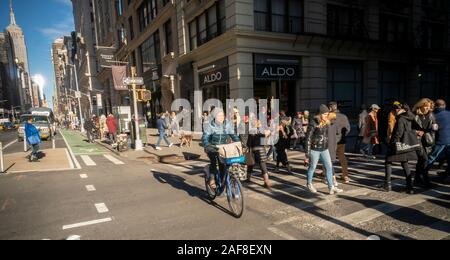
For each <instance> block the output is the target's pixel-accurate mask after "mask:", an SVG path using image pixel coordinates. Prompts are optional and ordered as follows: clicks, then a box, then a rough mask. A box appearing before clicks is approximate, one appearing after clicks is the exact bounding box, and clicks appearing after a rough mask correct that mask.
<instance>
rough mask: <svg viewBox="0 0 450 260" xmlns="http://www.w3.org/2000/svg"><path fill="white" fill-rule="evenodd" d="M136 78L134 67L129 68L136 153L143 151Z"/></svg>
mask: <svg viewBox="0 0 450 260" xmlns="http://www.w3.org/2000/svg"><path fill="white" fill-rule="evenodd" d="M136 76H137V74H136V67H131V77H132V79H133V80H132V84H131V85H132V87H133V96H134V98H133V104H134V128H135V132H136V141H135V150H136V151H143V150H144V144H143V143H142V140H141V135H140V129H139V113H138V107H137V104H138V102H137V100H138V96H137V91H136V82H135V77H136Z"/></svg>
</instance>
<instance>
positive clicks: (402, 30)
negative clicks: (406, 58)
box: [380, 14, 408, 44]
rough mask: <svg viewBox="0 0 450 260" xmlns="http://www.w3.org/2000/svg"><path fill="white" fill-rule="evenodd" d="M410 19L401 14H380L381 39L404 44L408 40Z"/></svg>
mask: <svg viewBox="0 0 450 260" xmlns="http://www.w3.org/2000/svg"><path fill="white" fill-rule="evenodd" d="M407 28H408V19H407V18H404V17H400V16H393V15H384V14H382V15H381V16H380V40H382V41H385V42H395V43H400V44H404V43H407V41H408V30H407Z"/></svg>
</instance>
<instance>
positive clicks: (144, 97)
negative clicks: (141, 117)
mask: <svg viewBox="0 0 450 260" xmlns="http://www.w3.org/2000/svg"><path fill="white" fill-rule="evenodd" d="M136 92H137V96H138V101H139V102H148V101H150V100H152V92H151V91H150V90H146V89H137V90H136Z"/></svg>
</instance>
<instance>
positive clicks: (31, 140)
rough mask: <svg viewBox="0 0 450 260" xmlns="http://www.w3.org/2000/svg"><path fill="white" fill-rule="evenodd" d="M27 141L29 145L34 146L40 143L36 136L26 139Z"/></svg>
mask: <svg viewBox="0 0 450 260" xmlns="http://www.w3.org/2000/svg"><path fill="white" fill-rule="evenodd" d="M27 141H28V143H29V144H30V145H35V144H38V143H40V142H41V139H40V138H39V136H37V135H32V136H30V137H28V138H27Z"/></svg>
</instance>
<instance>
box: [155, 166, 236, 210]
mask: <svg viewBox="0 0 450 260" xmlns="http://www.w3.org/2000/svg"><path fill="white" fill-rule="evenodd" d="M152 173H153V176H154V177H155V179H156V180H157V181H158V182H160V183H162V184H169V185H170V186H172V187H173V188H175V189H178V190H182V191H185V192H187V193H188V194H189V196H191V197H196V198H198V199H200V200H201V201H203V202H205V203H206V204H208V205H211V206H213V207H215V208H217V209H219V210H221V211H223V212H225V213H227V214H228V215H230V216H233V215H232V213H231V212H230V211H229V210H228V209H226V208H224V207H222V206H221V205H219V204H217V203H216V202H214V201H211V200H209V199H208V198H207V194H206V191H205V190H202V189H200V188H197V187H195V186H192V185H190V184H188V183H187V182H186V179H185V178H182V177H180V176H177V175H173V174H170V173H162V172H152Z"/></svg>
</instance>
